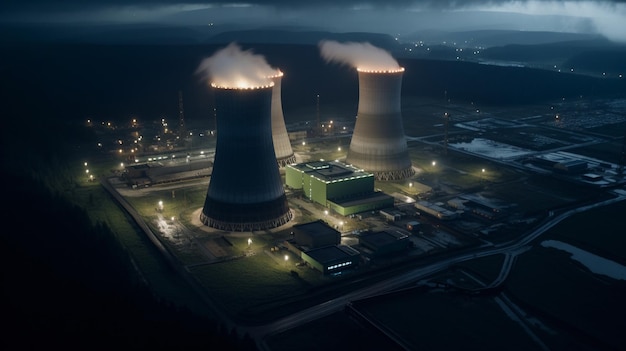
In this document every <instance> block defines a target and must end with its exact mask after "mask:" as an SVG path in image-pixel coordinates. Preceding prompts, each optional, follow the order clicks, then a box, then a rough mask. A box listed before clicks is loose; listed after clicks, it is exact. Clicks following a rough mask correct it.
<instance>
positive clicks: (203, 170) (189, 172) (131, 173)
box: [122, 160, 213, 186]
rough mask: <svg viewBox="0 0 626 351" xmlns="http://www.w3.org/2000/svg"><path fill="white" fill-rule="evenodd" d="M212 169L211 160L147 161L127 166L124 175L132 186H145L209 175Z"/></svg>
mask: <svg viewBox="0 0 626 351" xmlns="http://www.w3.org/2000/svg"><path fill="white" fill-rule="evenodd" d="M212 169H213V162H212V161H210V160H200V161H188V162H186V161H183V162H180V163H176V164H174V165H165V164H163V163H161V162H146V163H137V164H131V165H128V166H126V167H125V168H124V173H123V175H122V177H123V178H124V179H125V180H126V182H127V183H128V185H130V186H144V185H154V184H161V183H168V182H172V181H178V180H184V179H193V178H200V177H208V176H210V175H211V171H212Z"/></svg>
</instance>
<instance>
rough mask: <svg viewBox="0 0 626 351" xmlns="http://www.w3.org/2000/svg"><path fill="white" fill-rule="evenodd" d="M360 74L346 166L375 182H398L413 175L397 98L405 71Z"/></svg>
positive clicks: (361, 71)
mask: <svg viewBox="0 0 626 351" xmlns="http://www.w3.org/2000/svg"><path fill="white" fill-rule="evenodd" d="M358 73H359V106H358V111H357V120H356V123H355V126H354V133H353V134H352V140H351V141H350V149H349V150H348V156H347V157H346V162H347V163H349V164H352V165H354V166H356V167H359V168H362V169H364V170H366V171H368V172H370V173H373V174H374V176H375V177H376V179H377V180H401V179H406V178H409V177H411V176H412V175H413V174H414V173H415V171H414V170H413V167H411V159H410V158H409V153H408V150H407V146H406V139H405V136H404V127H403V125H402V113H401V104H400V95H401V88H402V75H403V74H404V68H400V69H398V70H393V71H366V70H358Z"/></svg>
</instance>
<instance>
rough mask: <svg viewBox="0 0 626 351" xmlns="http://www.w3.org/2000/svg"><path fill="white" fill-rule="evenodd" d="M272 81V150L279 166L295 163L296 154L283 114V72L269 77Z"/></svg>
mask: <svg viewBox="0 0 626 351" xmlns="http://www.w3.org/2000/svg"><path fill="white" fill-rule="evenodd" d="M270 78H271V80H272V82H274V87H273V88H272V138H273V140H274V151H275V152H276V161H277V162H278V166H279V167H285V166H286V165H289V164H293V163H296V156H295V155H294V153H293V149H292V148H291V141H289V135H288V134H287V127H286V126H285V116H284V115H283V101H282V90H281V89H282V88H281V83H282V80H283V73H282V72H279V73H278V74H277V75H275V76H272V77H270Z"/></svg>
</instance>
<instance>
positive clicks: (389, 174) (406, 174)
mask: <svg viewBox="0 0 626 351" xmlns="http://www.w3.org/2000/svg"><path fill="white" fill-rule="evenodd" d="M371 173H373V174H374V179H376V180H403V179H407V178H411V177H412V176H414V175H415V170H414V169H413V167H409V168H406V169H403V170H399V171H383V172H371Z"/></svg>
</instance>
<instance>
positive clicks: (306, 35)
mask: <svg viewBox="0 0 626 351" xmlns="http://www.w3.org/2000/svg"><path fill="white" fill-rule="evenodd" d="M324 39H326V40H336V41H340V42H346V41H353V42H369V43H370V44H372V45H374V46H378V47H381V48H385V49H387V50H396V48H397V43H396V41H395V40H394V38H393V37H392V36H390V35H387V34H380V33H364V32H352V33H332V32H327V31H293V30H263V29H261V30H242V31H229V32H223V33H219V34H217V35H215V36H212V37H211V38H210V39H208V40H207V42H208V43H230V42H232V41H237V42H242V43H255V44H256V43H258V44H298V45H307V44H308V45H311V44H312V45H317V43H318V42H319V41H320V40H324Z"/></svg>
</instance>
